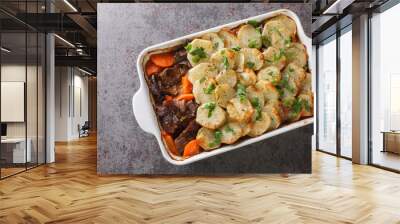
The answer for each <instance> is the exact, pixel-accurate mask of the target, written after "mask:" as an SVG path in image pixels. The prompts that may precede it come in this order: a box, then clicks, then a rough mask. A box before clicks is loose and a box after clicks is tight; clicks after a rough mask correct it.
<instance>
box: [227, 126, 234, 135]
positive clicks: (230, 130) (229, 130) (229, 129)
mask: <svg viewBox="0 0 400 224" xmlns="http://www.w3.org/2000/svg"><path fill="white" fill-rule="evenodd" d="M225 131H226V132H231V133H235V131H234V130H233V129H232V128H231V127H229V126H228V125H227V126H226V127H225Z"/></svg>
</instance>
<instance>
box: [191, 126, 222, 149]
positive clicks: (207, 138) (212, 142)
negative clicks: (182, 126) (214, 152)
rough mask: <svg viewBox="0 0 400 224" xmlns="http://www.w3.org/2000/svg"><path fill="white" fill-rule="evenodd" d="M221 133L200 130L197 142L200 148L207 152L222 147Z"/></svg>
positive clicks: (206, 129)
mask: <svg viewBox="0 0 400 224" xmlns="http://www.w3.org/2000/svg"><path fill="white" fill-rule="evenodd" d="M221 137H222V133H221V131H214V130H211V129H208V128H204V127H202V128H200V130H199V131H198V132H197V136H196V140H197V142H198V143H199V145H200V147H201V148H203V149H204V150H206V151H209V150H211V149H216V148H219V147H220V146H221Z"/></svg>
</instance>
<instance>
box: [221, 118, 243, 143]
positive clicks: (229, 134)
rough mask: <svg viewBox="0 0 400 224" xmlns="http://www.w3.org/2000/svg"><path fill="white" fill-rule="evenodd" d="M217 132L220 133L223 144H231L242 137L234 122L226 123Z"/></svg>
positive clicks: (238, 127) (238, 125)
mask: <svg viewBox="0 0 400 224" xmlns="http://www.w3.org/2000/svg"><path fill="white" fill-rule="evenodd" d="M219 130H220V131H221V132H222V137H221V142H222V143H225V144H233V143H235V142H236V141H237V140H238V139H239V138H240V137H242V127H241V126H240V124H239V123H236V122H228V123H226V124H225V125H224V126H222V127H221V128H220V129H219Z"/></svg>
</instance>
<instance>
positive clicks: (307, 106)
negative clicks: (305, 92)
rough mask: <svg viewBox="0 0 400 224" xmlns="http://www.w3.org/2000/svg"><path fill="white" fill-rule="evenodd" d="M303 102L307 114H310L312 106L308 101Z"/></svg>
mask: <svg viewBox="0 0 400 224" xmlns="http://www.w3.org/2000/svg"><path fill="white" fill-rule="evenodd" d="M302 101H303V106H304V108H305V109H306V111H307V112H310V111H311V106H310V104H309V103H308V101H306V100H302Z"/></svg>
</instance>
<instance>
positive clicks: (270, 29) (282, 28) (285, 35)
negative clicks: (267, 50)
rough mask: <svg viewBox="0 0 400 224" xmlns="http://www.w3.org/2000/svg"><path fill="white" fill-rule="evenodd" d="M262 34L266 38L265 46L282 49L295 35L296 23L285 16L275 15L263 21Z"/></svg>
mask: <svg viewBox="0 0 400 224" xmlns="http://www.w3.org/2000/svg"><path fill="white" fill-rule="evenodd" d="M262 36H263V38H264V39H266V40H267V41H266V42H267V44H266V45H267V47H268V46H269V45H272V46H273V47H276V48H277V49H281V48H282V49H284V48H286V47H288V46H289V45H290V43H291V42H292V39H294V38H295V37H296V23H295V22H294V21H293V20H292V19H290V18H289V17H287V16H284V15H281V16H276V17H274V18H272V19H270V20H268V21H267V22H266V23H265V25H264V29H263V32H262Z"/></svg>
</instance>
